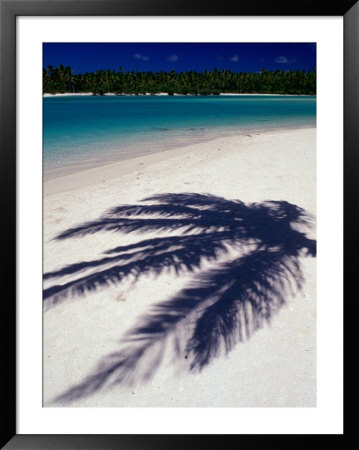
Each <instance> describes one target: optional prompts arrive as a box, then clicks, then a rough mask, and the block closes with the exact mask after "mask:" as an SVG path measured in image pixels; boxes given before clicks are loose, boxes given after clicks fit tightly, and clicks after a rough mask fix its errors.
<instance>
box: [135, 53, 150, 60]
mask: <svg viewBox="0 0 359 450" xmlns="http://www.w3.org/2000/svg"><path fill="white" fill-rule="evenodd" d="M133 57H134V59H140V60H141V61H148V60H149V59H150V58H149V56H144V55H141V54H140V53H135V54H134V55H133Z"/></svg>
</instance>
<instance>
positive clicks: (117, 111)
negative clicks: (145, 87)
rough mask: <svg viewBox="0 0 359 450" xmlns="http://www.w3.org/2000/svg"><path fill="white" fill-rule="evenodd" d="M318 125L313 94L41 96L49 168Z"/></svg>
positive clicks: (70, 167) (73, 168)
mask: <svg viewBox="0 0 359 450" xmlns="http://www.w3.org/2000/svg"><path fill="white" fill-rule="evenodd" d="M315 125H316V97H315V96H313V97H312V96H308V97H307V96H259V95H258V96H256V95H248V96H208V97H200V96H64V97H44V98H43V163H44V173H45V176H46V174H49V173H52V174H55V175H56V172H59V171H60V170H61V172H62V173H63V171H64V170H65V171H67V172H74V171H76V170H78V169H80V168H83V167H86V165H88V166H90V165H96V164H99V163H101V162H104V161H114V160H120V159H127V158H131V157H134V156H141V155H144V154H148V153H154V152H159V151H163V150H167V149H170V148H174V147H180V146H182V145H185V144H187V143H190V142H202V141H206V140H209V139H212V138H216V137H219V136H223V135H231V134H240V133H246V132H251V131H252V132H253V131H260V130H268V129H283V128H299V127H314V126H315Z"/></svg>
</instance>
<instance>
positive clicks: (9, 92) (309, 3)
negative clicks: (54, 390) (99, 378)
mask: <svg viewBox="0 0 359 450" xmlns="http://www.w3.org/2000/svg"><path fill="white" fill-rule="evenodd" d="M130 15H134V16H298V15H300V16H343V18H344V180H345V183H344V210H345V221H344V224H345V229H344V231H345V233H346V235H347V237H350V240H349V239H347V240H346V241H345V245H344V254H345V263H347V262H348V260H349V258H350V257H351V256H354V255H350V253H351V252H353V249H354V248H355V246H354V245H353V244H354V243H355V242H354V236H355V235H356V232H357V229H358V227H357V225H358V221H357V220H356V218H355V212H354V210H355V206H356V205H355V204H354V201H355V197H354V193H355V187H356V186H357V184H356V183H355V181H356V179H357V170H358V168H359V164H358V163H359V152H358V142H359V139H358V138H359V126H358V125H359V81H358V80H359V3H358V2H357V1H356V0H341V1H340V2H339V1H337V2H327V1H323V0H318V1H313V0H302V1H301V2H288V1H283V0H255V1H253V0H240V1H237V2H236V3H235V4H233V3H231V2H227V0H222V1H221V2H210V1H207V2H198V1H197V2H193V1H188V0H182V1H179V0H172V1H168V0H86V1H80V0H0V33H1V34H0V61H1V64H0V95H1V96H0V157H1V159H0V169H1V176H0V183H1V186H0V192H1V194H2V205H3V214H2V220H1V228H2V236H5V238H3V239H2V242H1V245H2V254H3V260H4V261H5V264H4V267H3V269H2V271H1V276H2V282H3V287H4V292H5V294H4V297H3V298H2V301H1V309H2V311H1V333H2V336H1V337H2V339H1V351H2V358H1V362H2V364H1V365H2V369H1V372H2V376H3V382H2V389H1V407H2V410H3V419H2V423H1V441H0V444H1V446H2V447H1V448H6V449H16V448H19V449H20V448H21V449H25V448H26V449H27V448H28V449H35V448H36V449H45V448H46V449H49V448H52V449H56V448H61V449H70V448H83V449H97V448H98V449H100V448H101V449H112V448H113V449H114V448H119V449H152V448H153V449H158V450H159V449H183V448H198V447H200V446H202V445H204V443H205V442H204V440H206V441H207V442H206V443H205V445H207V446H209V447H212V448H229V447H234V446H238V445H240V444H242V445H253V444H259V445H261V444H264V442H267V439H268V438H269V437H271V439H276V438H277V437H279V436H264V435H211V436H203V435H165V434H164V435H146V436H145V435H89V436H86V435H18V434H16V250H17V249H16V230H17V222H16V17H17V16H130ZM350 259H351V261H355V259H354V260H353V259H352V258H350ZM351 264H352V263H351ZM347 267H349V264H347ZM351 267H353V266H351ZM352 278H353V274H351V273H350V271H346V272H344V284H345V286H346V289H347V291H348V292H355V290H354V291H352V290H350V289H349V287H348V283H349V282H350V281H351V279H352ZM353 300H355V298H353ZM354 308H355V301H354V302H351V303H347V304H346V306H345V320H346V333H348V335H349V337H348V338H347V339H346V343H350V342H352V341H355V339H354V334H353V335H351V334H350V333H351V332H352V330H354V329H355V328H354V320H355V314H354ZM348 335H347V336H348ZM349 353H350V354H351V357H349V356H348V357H347V355H348V354H349ZM355 355H356V353H355V352H353V350H352V349H351V350H349V349H348V347H347V346H346V349H345V353H344V356H345V374H346V375H347V374H349V373H352V374H355V370H354V363H355ZM346 381H347V379H346ZM348 383H349V382H348ZM345 394H346V397H345V409H349V406H348V404H349V403H350V399H349V396H348V390H346V391H345ZM349 395H350V397H352V394H349ZM354 421H355V415H353V416H352V417H351V418H350V417H349V415H348V416H347V417H346V421H345V428H344V431H345V433H344V435H340V436H331V437H332V438H333V439H335V441H336V442H335V445H336V447H338V445H340V446H342V445H343V442H337V440H338V439H343V438H344V436H346V435H347V434H348V433H350V432H351V431H352V430H353V428H354V423H355V422H354ZM164 433H165V430H164ZM290 437H293V436H281V443H282V444H283V445H287V440H288V439H289V438H290ZM297 438H298V439H299V441H301V440H303V439H307V438H310V439H315V438H316V437H315V436H297ZM276 445H280V443H276Z"/></svg>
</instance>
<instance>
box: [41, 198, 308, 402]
mask: <svg viewBox="0 0 359 450" xmlns="http://www.w3.org/2000/svg"><path fill="white" fill-rule="evenodd" d="M311 226H313V220H312V218H311V217H310V216H309V215H308V214H307V213H306V212H305V211H304V210H303V209H301V208H299V207H298V206H295V205H293V204H290V203H288V202H285V201H268V202H263V203H254V204H248V205H246V204H244V203H243V202H241V201H238V200H226V199H224V198H221V197H216V196H212V195H204V194H192V193H186V194H162V195H157V196H153V197H150V198H147V199H145V200H144V201H143V203H142V204H139V205H124V206H119V207H117V208H114V209H113V210H111V211H110V212H109V213H108V214H106V215H104V216H103V217H100V218H99V219H98V220H95V221H92V222H89V223H86V224H83V225H80V226H78V227H76V228H71V229H69V230H65V231H64V232H63V233H61V234H60V235H58V236H57V237H56V239H57V240H63V239H68V238H72V237H76V236H85V235H87V234H91V233H97V232H102V231H112V232H118V231H119V232H126V233H131V232H137V233H145V232H152V231H157V232H158V231H161V232H172V233H173V232H175V231H176V232H177V233H176V234H175V235H170V236H163V237H156V238H152V239H145V240H140V241H139V242H137V243H135V244H131V245H127V246H120V247H116V248H113V249H111V250H108V251H106V256H104V257H102V258H100V259H98V260H94V261H89V262H88V261H87V262H81V263H77V264H72V265H70V266H66V267H63V268H61V269H59V270H57V271H55V272H49V273H46V274H44V279H45V280H51V279H58V278H60V277H63V276H69V275H71V276H72V277H76V278H74V279H72V280H71V281H67V282H66V283H64V284H55V285H52V286H51V287H49V288H47V289H45V290H44V306H45V309H46V308H50V307H53V306H54V305H56V304H57V303H59V302H61V301H64V300H65V299H66V298H68V297H70V296H72V297H73V296H77V295H84V294H86V293H87V292H91V291H93V290H96V289H99V288H102V287H105V286H107V285H109V284H117V283H119V282H120V281H122V280H124V279H126V278H127V277H130V276H131V277H133V279H134V280H137V279H138V278H139V277H140V276H142V275H144V274H146V273H152V274H156V275H160V274H161V273H163V272H164V271H165V270H169V269H171V270H174V271H175V273H176V274H177V275H180V274H182V273H189V272H192V273H193V279H192V281H191V282H190V283H189V285H187V286H186V287H185V288H184V289H182V290H181V291H180V292H178V293H177V294H175V295H174V296H173V297H172V298H170V299H168V300H166V301H165V302H162V303H160V304H156V305H155V306H153V307H152V309H151V310H150V311H149V312H148V313H147V314H145V315H143V316H142V317H141V318H140V319H139V321H138V324H137V325H136V326H135V327H134V328H133V329H131V330H130V331H129V332H128V333H127V334H126V336H125V338H124V340H123V342H122V347H121V350H120V351H118V352H116V353H112V354H110V355H108V356H106V357H105V358H103V360H102V361H101V362H100V364H99V365H98V367H97V369H96V370H95V371H94V373H93V374H90V375H89V376H88V377H87V378H85V379H84V380H83V381H82V382H81V383H80V384H78V385H76V386H74V387H72V388H70V389H69V390H68V391H66V392H65V393H63V394H62V395H60V396H59V397H58V398H57V399H56V401H58V402H65V403H66V402H69V401H72V400H76V399H79V398H81V397H84V396H88V395H91V394H93V393H95V392H97V391H99V390H100V389H103V388H108V387H110V386H113V385H116V384H119V383H135V382H143V381H146V380H148V379H149V378H151V376H152V375H153V374H154V373H155V371H156V369H157V367H158V366H159V364H160V363H161V360H162V358H163V354H164V350H165V347H166V345H167V344H168V342H169V341H171V342H172V343H173V344H174V349H175V355H176V357H177V358H179V359H181V360H183V358H184V357H185V358H186V359H187V360H188V367H189V370H191V371H200V370H202V369H203V368H204V367H205V366H206V365H208V364H209V363H210V361H211V360H212V359H213V358H214V357H216V356H218V355H220V354H222V353H223V352H225V353H228V352H229V351H230V350H231V349H232V348H233V346H234V345H235V344H237V343H238V342H240V341H245V340H247V339H248V338H249V337H250V336H251V335H252V333H253V332H255V331H256V330H257V329H258V328H260V327H261V326H263V325H264V324H265V323H267V322H269V321H270V319H271V317H272V316H273V314H275V313H276V312H277V311H278V310H279V309H280V308H281V307H282V306H283V305H284V304H285V303H286V301H287V299H288V298H289V297H290V296H292V295H294V294H295V293H296V292H297V291H298V290H300V289H301V287H302V284H303V282H304V279H303V274H302V271H301V268H300V257H301V256H305V255H310V256H315V255H316V241H314V240H312V239H309V238H308V237H307V236H306V234H305V232H304V231H299V229H301V230H303V229H305V230H306V231H307V230H309V229H310V227H311ZM204 261H207V262H210V263H211V264H209V265H208V266H207V268H203V264H202V263H203V262H204ZM86 271H90V273H86Z"/></svg>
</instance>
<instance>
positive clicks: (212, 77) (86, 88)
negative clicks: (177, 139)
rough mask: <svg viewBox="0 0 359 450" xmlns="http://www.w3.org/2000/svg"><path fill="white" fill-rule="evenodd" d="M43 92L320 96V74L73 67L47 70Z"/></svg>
mask: <svg viewBox="0 0 359 450" xmlns="http://www.w3.org/2000/svg"><path fill="white" fill-rule="evenodd" d="M43 92H44V93H49V94H55V93H64V92H72V93H81V92H92V93H93V94H94V95H104V94H106V93H110V92H111V93H115V94H118V95H119V94H145V93H150V94H156V93H159V92H166V93H168V94H170V95H173V94H174V93H177V94H185V95H186V94H190V95H216V94H220V93H260V94H297V95H300V94H309V95H315V94H316V72H315V70H314V69H312V70H310V71H308V72H307V71H304V70H289V71H284V70H274V71H267V70H266V69H262V71H261V72H260V73H252V72H232V71H231V70H219V69H214V70H213V71H209V70H205V71H204V72H195V71H188V72H176V71H174V70H172V71H171V72H163V71H160V72H139V71H123V69H122V68H121V67H120V68H119V70H118V71H115V70H110V69H107V70H97V71H96V72H90V73H88V72H87V73H84V74H74V72H73V70H72V69H71V67H69V66H66V67H65V66H63V65H59V66H58V67H52V66H48V67H47V68H46V69H43Z"/></svg>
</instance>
